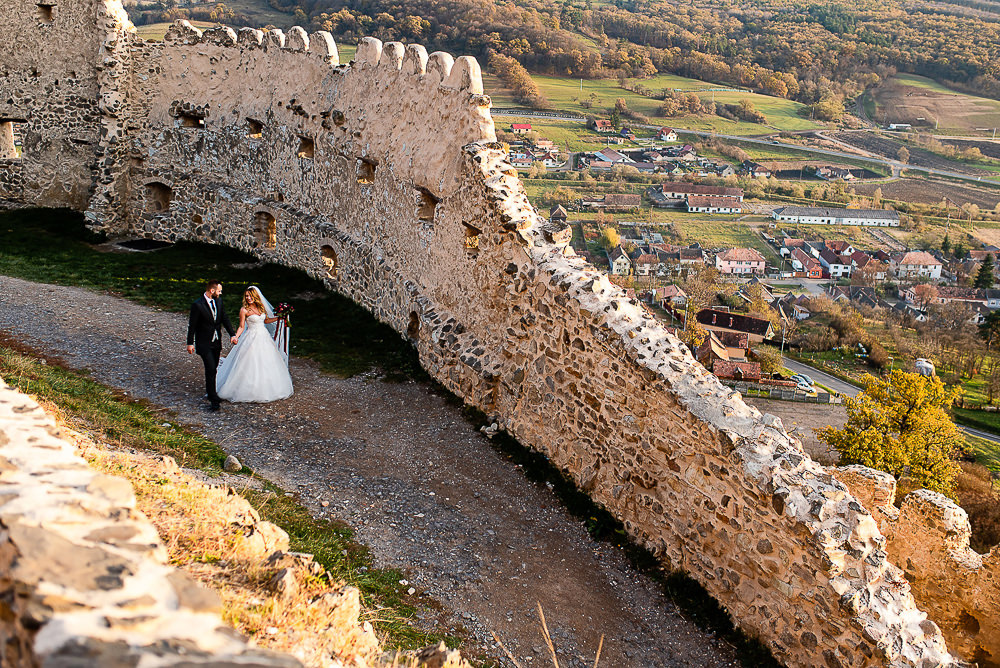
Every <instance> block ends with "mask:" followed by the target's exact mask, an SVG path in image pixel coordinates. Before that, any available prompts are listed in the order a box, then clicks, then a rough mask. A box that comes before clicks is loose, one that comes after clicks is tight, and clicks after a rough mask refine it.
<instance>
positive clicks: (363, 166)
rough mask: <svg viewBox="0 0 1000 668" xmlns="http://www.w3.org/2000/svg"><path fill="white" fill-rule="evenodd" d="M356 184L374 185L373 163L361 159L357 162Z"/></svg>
mask: <svg viewBox="0 0 1000 668" xmlns="http://www.w3.org/2000/svg"><path fill="white" fill-rule="evenodd" d="M358 183H362V184H365V185H367V184H370V183H375V163H374V162H371V161H368V160H365V159H363V158H362V159H361V160H358Z"/></svg>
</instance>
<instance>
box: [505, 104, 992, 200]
mask: <svg viewBox="0 0 1000 668" xmlns="http://www.w3.org/2000/svg"><path fill="white" fill-rule="evenodd" d="M493 115H494V116H515V115H516V116H537V115H538V114H533V113H531V112H530V111H527V110H525V111H519V110H494V111H493ZM541 117H542V118H547V119H550V120H554V121H576V122H580V121H581V119H580V117H579V116H555V115H549V114H545V115H544V116H541ZM632 127H636V128H649V129H653V130H656V129H658V128H659V127H660V126H658V125H641V124H638V123H633V124H632ZM674 130H675V131H676V132H677V133H678V134H689V135H696V136H698V137H711V138H716V139H728V140H730V141H744V142H749V143H751V144H762V145H765V146H782V147H785V148H790V149H794V150H796V151H805V152H806V153H817V154H819V155H824V156H828V157H833V158H849V159H851V160H864V161H866V162H870V163H873V164H877V165H884V166H886V167H888V168H889V169H891V170H892V172H893V174H898V173H899V171H900V170H903V169H908V170H911V171H915V172H923V173H925V174H933V175H935V176H946V177H948V178H952V179H959V180H961V181H970V182H972V183H986V184H988V185H995V184H996V183H995V182H994V181H989V180H987V181H983V177H981V176H970V175H969V174H962V173H961V172H952V171H950V170H947V169H934V168H932V167H920V166H917V165H911V164H909V163H906V162H900V161H899V160H888V159H885V158H872V157H866V156H863V155H858V154H857V153H847V152H845V151H834V150H831V149H825V148H816V147H813V146H797V145H795V144H783V143H781V142H779V141H776V140H774V139H757V138H754V137H746V136H741V135H727V134H720V133H718V132H706V131H704V130H682V129H680V128H674Z"/></svg>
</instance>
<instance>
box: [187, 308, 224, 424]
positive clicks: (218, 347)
mask: <svg viewBox="0 0 1000 668" xmlns="http://www.w3.org/2000/svg"><path fill="white" fill-rule="evenodd" d="M213 301H214V302H215V316H214V317H213V315H212V308H211V307H210V306H209V305H208V301H207V300H206V299H205V297H204V296H201V297H199V298H198V299H196V300H195V301H194V303H193V304H191V317H190V318H188V333H187V344H188V345H189V346H194V351H195V352H196V353H198V356H199V357H200V358H201V361H202V362H204V363H205V393H206V394H207V395H208V400H209V401H210V402H212V404H213V405H217V404H218V403H219V395H218V393H216V391H215V374H216V372H217V371H218V368H219V357H220V356H221V355H222V331H221V330H222V328H223V327H225V328H226V331H227V332H229V335H230V336H235V335H236V332H235V330H233V325H232V323H230V322H229V316H227V315H226V311H225V309H224V308H223V306H222V300H221V299H219V298H216V299H214V300H213Z"/></svg>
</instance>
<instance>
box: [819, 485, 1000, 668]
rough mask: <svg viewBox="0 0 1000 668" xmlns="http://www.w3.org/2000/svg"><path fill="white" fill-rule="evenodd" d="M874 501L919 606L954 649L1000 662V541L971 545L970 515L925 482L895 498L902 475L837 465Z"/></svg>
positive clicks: (857, 490)
mask: <svg viewBox="0 0 1000 668" xmlns="http://www.w3.org/2000/svg"><path fill="white" fill-rule="evenodd" d="M832 472H833V474H834V475H835V476H837V478H838V479H839V480H841V481H842V482H843V483H844V484H845V485H847V486H848V488H849V489H850V490H851V493H853V494H854V495H855V496H857V497H858V498H859V499H860V500H861V501H862V502H863V503H864V504H865V507H867V508H869V509H870V510H871V512H872V515H873V516H874V517H875V518H876V520H877V521H878V524H879V528H880V529H881V530H882V533H883V534H884V535H885V537H886V539H887V541H888V544H887V547H886V551H887V552H888V554H889V558H890V559H891V560H892V562H893V563H895V564H898V565H899V567H900V568H902V569H903V571H904V573H905V575H906V579H907V581H909V583H910V586H911V587H912V588H913V596H914V598H916V600H917V601H918V602H919V604H920V607H921V608H922V609H923V610H925V611H927V613H928V614H929V615H930V616H931V618H932V619H933V620H934V621H935V622H937V623H938V624H939V625H940V626H941V628H942V631H943V632H944V636H945V638H947V640H948V646H949V647H951V649H952V651H954V652H957V653H959V654H961V655H962V656H964V657H966V658H968V659H972V660H975V661H977V662H980V663H981V664H982V665H984V666H987V665H988V666H996V665H1000V618H998V617H997V611H998V610H1000V546H996V545H995V546H993V548H992V549H991V550H990V551H989V552H988V553H987V554H985V555H983V554H979V553H978V552H976V551H975V550H973V549H972V548H970V547H969V536H970V534H971V528H970V527H969V517H968V515H967V514H966V512H965V511H964V510H962V508H960V507H958V506H957V505H955V504H954V503H953V502H952V501H951V500H950V499H948V498H947V497H945V496H943V495H941V494H938V493H936V492H931V491H928V490H926V489H921V490H917V491H915V492H911V493H910V494H907V495H906V497H905V498H904V499H903V503H902V506H901V507H900V508H898V509H897V508H896V506H895V505H894V501H895V497H896V481H895V479H894V478H893V477H892V476H891V475H889V474H887V473H882V472H881V471H874V470H872V469H869V468H866V467H863V466H845V467H841V468H838V469H833V470H832Z"/></svg>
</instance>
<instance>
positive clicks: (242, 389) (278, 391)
mask: <svg viewBox="0 0 1000 668" xmlns="http://www.w3.org/2000/svg"><path fill="white" fill-rule="evenodd" d="M279 320H281V318H279V317H275V315H274V309H272V308H271V304H270V303H268V301H267V300H266V299H264V295H262V294H261V292H260V290H258V289H257V287H256V286H251V287H249V288H247V290H246V292H245V293H244V295H243V308H241V309H240V328H239V330H237V332H236V336H237V339H238V340H237V343H236V345H235V346H233V349H232V350H230V351H229V355H228V356H226V357H224V358H223V359H222V360H221V361H220V362H219V372H218V375H217V376H216V388H217V391H218V393H219V397H221V398H222V399H226V400H227V401H236V402H246V401H252V402H260V403H264V402H268V401H277V400H278V399H286V398H288V397H290V396H292V377H291V375H290V374H289V373H288V357H287V353H285V352H283V351H282V350H281V349H279V348H278V345H277V344H276V343H275V341H274V332H275V325H274V324H273V323H277V322H278V321H279Z"/></svg>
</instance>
